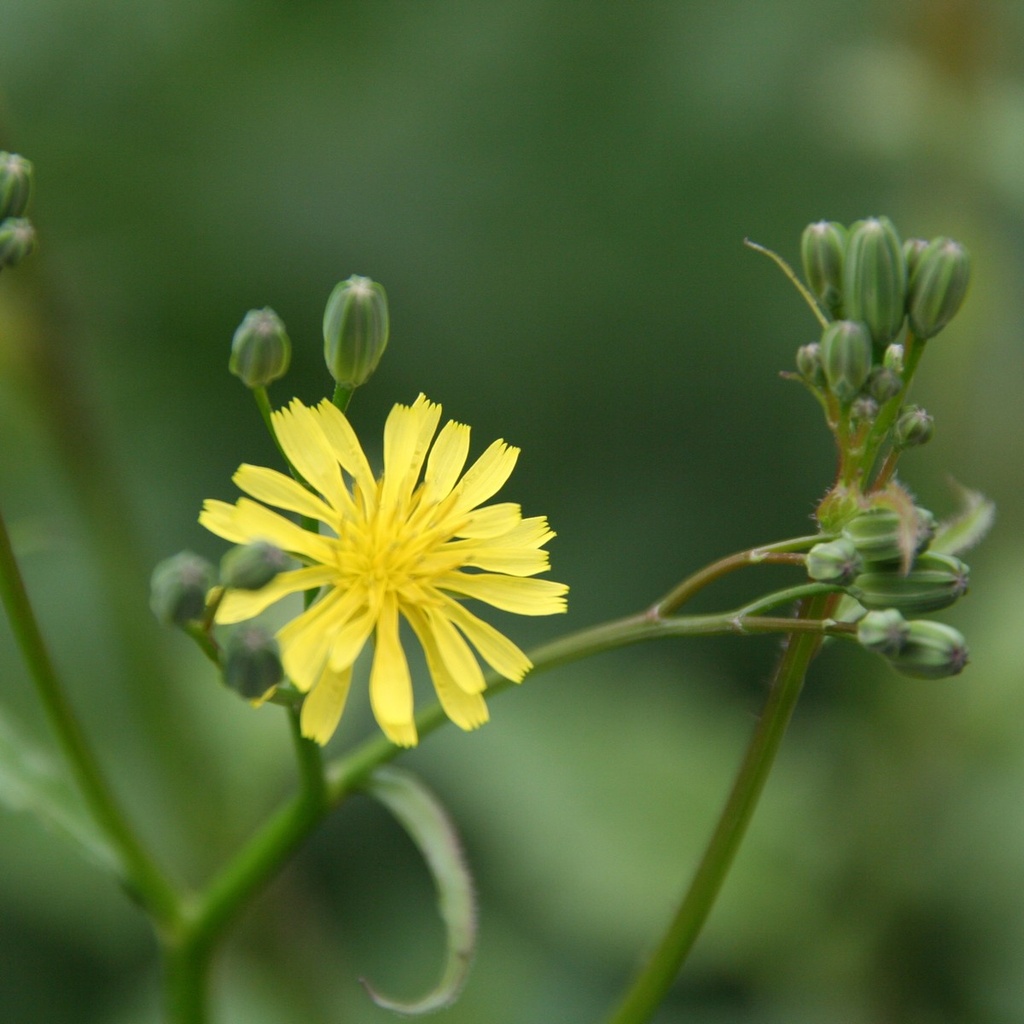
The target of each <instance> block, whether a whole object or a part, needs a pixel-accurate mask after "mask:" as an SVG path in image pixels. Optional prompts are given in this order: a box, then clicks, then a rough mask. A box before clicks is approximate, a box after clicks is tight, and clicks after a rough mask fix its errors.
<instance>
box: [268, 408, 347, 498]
mask: <svg viewBox="0 0 1024 1024" xmlns="http://www.w3.org/2000/svg"><path fill="white" fill-rule="evenodd" d="M270 419H271V422H272V423H273V425H274V433H275V434H276V435H277V440H278V442H279V443H280V445H281V447H282V449H284V453H285V455H287V456H288V460H289V462H291V464H292V465H293V466H294V467H295V468H296V469H297V470H298V471H299V473H301V474H302V477H303V479H305V480H306V481H307V482H308V483H310V484H311V485H312V486H313V487H315V488H316V489H317V490H318V491H319V492H320V493H321V494H322V495H323V496H324V498H325V499H326V500H327V502H328V503H329V504H330V505H332V506H333V507H334V508H336V509H338V510H339V511H349V510H350V509H351V507H352V498H351V495H349V493H348V490H347V489H346V487H345V483H344V481H343V480H342V477H341V470H340V469H339V467H338V459H337V457H336V456H335V454H334V449H333V448H332V446H331V445H330V443H329V442H328V440H327V438H326V437H325V436H324V432H323V430H322V429H321V428H320V421H319V418H318V417H316V416H315V415H314V414H313V410H312V409H310V408H308V407H307V406H305V405H303V404H302V402H300V401H299V400H298V399H295V400H294V401H293V402H292V403H291V404H290V405H289V406H287V407H286V408H284V409H279V410H278V411H277V412H274V413H271V414H270Z"/></svg>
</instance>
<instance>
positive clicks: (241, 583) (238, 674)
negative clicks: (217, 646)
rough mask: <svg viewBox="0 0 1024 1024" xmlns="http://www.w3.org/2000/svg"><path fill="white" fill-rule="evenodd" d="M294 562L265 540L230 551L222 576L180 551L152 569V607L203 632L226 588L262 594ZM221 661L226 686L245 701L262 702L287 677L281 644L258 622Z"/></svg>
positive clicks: (236, 637) (167, 619)
mask: <svg viewBox="0 0 1024 1024" xmlns="http://www.w3.org/2000/svg"><path fill="white" fill-rule="evenodd" d="M290 564H291V562H290V559H289V558H288V556H287V555H286V554H285V553H284V552H283V551H281V550H280V549H279V548H277V547H275V546H274V545H273V544H268V543H267V542H265V541H256V542H255V543H252V544H241V545H238V546H237V547H233V548H231V549H230V550H229V551H227V552H226V553H225V555H224V557H223V558H222V559H221V563H220V572H219V573H218V572H217V570H216V569H215V568H214V567H213V566H212V565H211V564H210V563H209V562H208V561H207V560H206V559H205V558H202V557H201V556H199V555H196V554H193V553H192V552H191V551H182V552H180V553H178V554H177V555H173V556H172V557H170V558H167V559H165V560H164V561H162V562H160V563H159V564H158V565H157V566H156V568H155V569H154V570H153V576H152V579H151V581H150V602H149V603H150V607H151V608H152V610H153V614H154V615H155V616H156V617H157V619H158V620H159V621H160V622H162V623H163V624H164V625H167V626H177V627H178V628H180V629H184V630H186V631H189V632H194V631H196V630H199V631H202V630H203V629H204V628H205V626H204V624H205V623H208V622H209V621H211V620H212V617H213V611H214V610H215V609H216V606H217V604H219V603H220V601H221V599H222V597H223V595H224V593H225V591H226V590H259V589H261V588H262V587H265V586H266V585H267V584H268V583H270V582H271V580H273V579H274V577H275V576H277V574H278V573H280V572H283V571H284V570H285V569H287V568H288V567H289V566H290ZM217 659H218V661H219V663H220V667H221V671H222V672H223V674H224V681H225V683H227V685H228V686H229V687H230V688H231V689H232V690H235V691H236V692H238V693H239V694H241V695H242V696H243V697H245V698H246V699H247V700H260V699H264V698H265V697H266V696H267V695H268V694H269V693H270V691H272V690H273V689H274V688H275V687H276V686H277V685H278V683H280V682H281V680H282V679H283V678H284V669H283V667H282V665H281V652H280V649H279V647H278V644H277V641H276V640H275V639H274V637H273V635H272V634H271V633H270V632H269V631H268V630H266V629H265V628H263V627H262V626H259V625H257V624H252V623H246V624H245V625H242V626H238V627H237V628H235V629H234V630H233V631H232V633H231V634H230V635H229V637H228V639H227V642H226V644H225V646H224V649H223V650H222V651H221V650H217Z"/></svg>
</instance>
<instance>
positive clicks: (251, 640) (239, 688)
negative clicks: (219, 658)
mask: <svg viewBox="0 0 1024 1024" xmlns="http://www.w3.org/2000/svg"><path fill="white" fill-rule="evenodd" d="M283 678H284V668H283V667H282V666H281V651H280V648H279V647H278V644H277V641H276V640H275V639H274V637H273V636H272V635H271V634H270V633H269V632H268V631H267V630H265V629H263V628H262V627H261V626H251V625H246V626H239V627H238V629H236V630H235V631H234V632H233V633H232V634H231V636H230V638H229V639H228V642H227V644H226V645H225V648H224V682H225V683H227V685H228V686H229V687H231V689H232V690H235V691H236V692H237V693H240V694H241V695H242V696H243V697H245V699H246V700H260V698H262V697H265V696H267V694H268V693H269V691H271V690H272V689H273V688H274V687H275V686H277V684H278V683H279V682H281V680H282V679H283Z"/></svg>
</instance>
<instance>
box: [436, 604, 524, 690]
mask: <svg viewBox="0 0 1024 1024" xmlns="http://www.w3.org/2000/svg"><path fill="white" fill-rule="evenodd" d="M444 601H445V605H444V611H445V614H446V615H447V616H448V618H449V619H450V620H451V621H452V622H453V623H455V625H456V626H458V627H459V629H461V630H462V632H463V633H465V635H466V639H467V640H468V641H469V642H470V643H471V644H472V645H473V646H474V647H475V648H476V649H477V651H479V652H480V657H481V658H483V659H484V661H486V662H487V664H488V665H490V666H491V668H493V669H494V671H495V672H497V673H498V675H501V676H504V677H505V678H506V679H511V680H512V682H514V683H518V682H520V681H521V680H522V678H523V676H524V675H526V673H527V672H529V671H530V669H531V668H533V664H532V663H531V661H530V659H529V658H528V657H527V656H526V655H525V654H524V653H523V652H522V651H521V650H520V649H519V648H518V647H517V646H516V645H515V644H514V643H512V641H511V640H509V638H508V637H507V636H505V634H504V633H501V632H499V631H498V630H496V629H495V628H494V627H493V626H492V625H491V624H490V623H488V622H484V621H483V619H480V618H477V616H475V615H474V614H473V613H472V612H471V611H469V610H468V609H467V608H465V607H464V606H463V605H461V604H459V603H458V601H453V600H452V599H451V598H450V597H448V598H445V599H444Z"/></svg>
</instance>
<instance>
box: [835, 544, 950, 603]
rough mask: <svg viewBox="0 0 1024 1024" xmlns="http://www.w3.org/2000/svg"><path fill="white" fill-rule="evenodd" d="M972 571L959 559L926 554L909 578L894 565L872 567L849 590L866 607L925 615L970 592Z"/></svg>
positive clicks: (874, 565)
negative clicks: (893, 609)
mask: <svg viewBox="0 0 1024 1024" xmlns="http://www.w3.org/2000/svg"><path fill="white" fill-rule="evenodd" d="M969 579H970V570H969V569H968V568H967V566H966V565H965V564H964V563H963V562H961V561H960V559H958V558H953V557H952V556H950V555H939V554H934V553H932V552H925V553H924V554H923V555H919V556H918V558H917V559H916V560H915V562H914V565H913V568H912V569H911V570H910V572H908V573H907V574H906V575H903V573H901V572H900V571H899V567H898V566H897V565H895V564H893V565H878V564H877V563H872V564H869V566H868V569H867V571H866V572H862V573H861V574H860V575H859V576H858V577H857V578H856V579H855V580H854V581H853V584H852V585H851V586H850V587H849V588H848V592H849V594H850V596H851V597H855V598H856V599H857V600H858V601H860V603H861V604H862V605H864V607H865V608H895V609H896V610H897V611H900V612H902V613H904V614H908V615H913V614H925V613H926V612H934V611H938V610H939V609H940V608H948V607H949V606H950V605H951V604H953V603H954V602H955V601H956V600H957V599H958V598H959V597H962V596H963V594H965V593H966V592H967V586H968V582H969Z"/></svg>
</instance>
